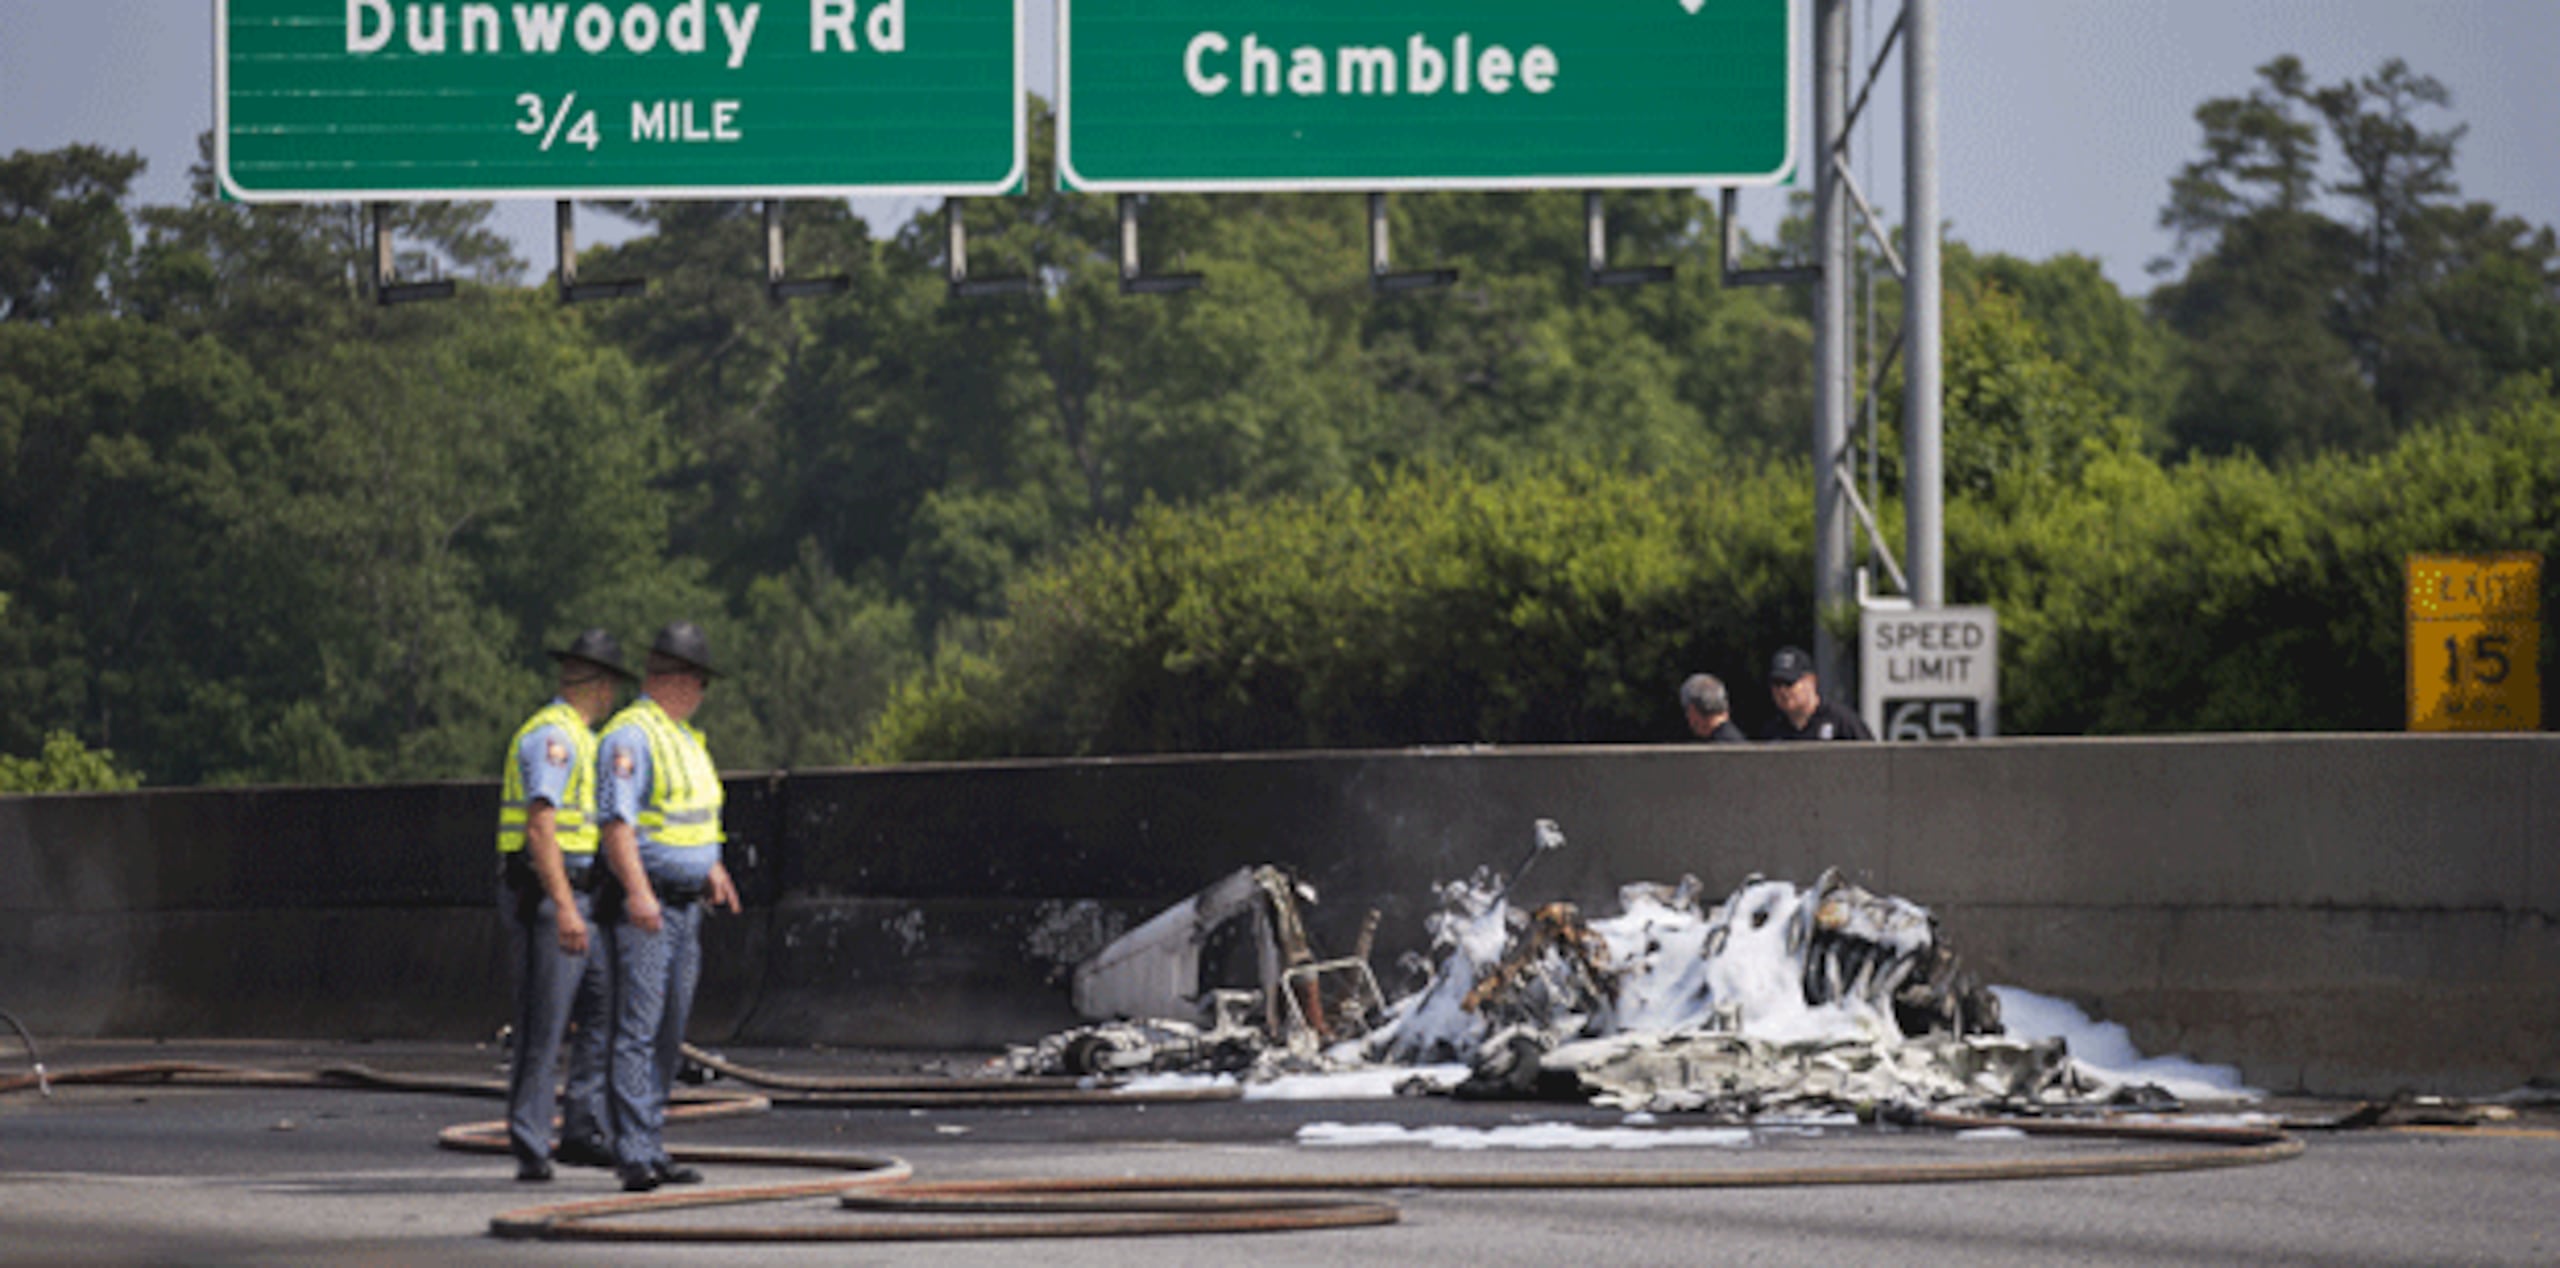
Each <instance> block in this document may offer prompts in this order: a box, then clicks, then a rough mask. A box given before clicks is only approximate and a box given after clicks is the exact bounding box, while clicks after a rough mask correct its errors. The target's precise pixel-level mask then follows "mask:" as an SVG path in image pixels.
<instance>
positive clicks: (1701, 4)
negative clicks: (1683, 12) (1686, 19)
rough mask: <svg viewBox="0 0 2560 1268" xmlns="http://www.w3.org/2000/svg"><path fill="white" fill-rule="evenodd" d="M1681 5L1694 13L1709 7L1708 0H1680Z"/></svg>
mask: <svg viewBox="0 0 2560 1268" xmlns="http://www.w3.org/2000/svg"><path fill="white" fill-rule="evenodd" d="M1680 7H1681V8H1683V9H1687V10H1688V11H1689V12H1691V13H1693V14H1694V13H1696V12H1697V11H1698V10H1700V9H1703V8H1706V7H1707V0H1680Z"/></svg>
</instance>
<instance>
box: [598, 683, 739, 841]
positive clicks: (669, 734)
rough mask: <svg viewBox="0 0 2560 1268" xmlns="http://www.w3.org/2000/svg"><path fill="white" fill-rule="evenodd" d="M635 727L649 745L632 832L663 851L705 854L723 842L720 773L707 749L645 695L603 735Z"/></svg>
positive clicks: (698, 735) (698, 733)
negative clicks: (644, 787) (645, 783)
mask: <svg viewBox="0 0 2560 1268" xmlns="http://www.w3.org/2000/svg"><path fill="white" fill-rule="evenodd" d="M626 726H629V727H638V728H639V729H640V733H641V735H643V736H645V737H646V738H647V739H648V741H649V774H650V778H649V800H648V801H647V802H646V803H645V804H643V805H642V806H641V807H640V819H639V821H638V822H637V823H635V824H633V825H632V826H633V827H634V828H637V829H639V830H640V831H642V832H645V833H647V834H648V836H649V839H650V840H652V841H655V842H657V843H658V844H659V845H660V846H662V847H665V848H667V849H677V850H682V849H709V848H711V847H714V846H717V845H719V844H720V843H721V841H723V840H725V839H726V838H725V837H723V836H722V835H721V832H720V804H721V802H722V801H723V800H725V795H724V794H723V792H722V791H721V788H720V769H719V768H718V767H716V766H713V765H712V764H711V749H710V748H709V747H708V746H707V745H706V744H705V743H704V741H703V738H702V732H701V731H699V730H697V729H695V728H694V727H693V726H691V725H689V724H687V723H683V722H678V721H676V720H675V719H674V718H671V717H668V716H667V711H666V710H664V709H662V708H659V707H658V702H657V701H655V700H651V699H649V698H648V697H646V696H643V697H641V698H640V699H638V700H635V701H633V702H632V703H631V706H630V707H629V708H626V709H624V710H623V711H622V712H620V713H617V714H615V715H613V720H612V721H611V722H608V723H606V724H605V728H604V729H605V734H607V735H610V734H612V733H613V732H615V731H619V730H621V729H622V728H624V727H626Z"/></svg>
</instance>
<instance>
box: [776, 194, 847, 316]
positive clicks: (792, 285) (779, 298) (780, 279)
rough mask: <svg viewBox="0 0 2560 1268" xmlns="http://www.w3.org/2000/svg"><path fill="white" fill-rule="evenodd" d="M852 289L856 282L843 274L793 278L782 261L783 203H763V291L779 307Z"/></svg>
mask: <svg viewBox="0 0 2560 1268" xmlns="http://www.w3.org/2000/svg"><path fill="white" fill-rule="evenodd" d="M852 289H853V279H852V278H850V277H847V276H845V275H844V274H841V273H839V274H837V275H835V276H834V277H805V278H795V277H793V276H791V274H790V269H789V267H788V266H787V265H786V264H785V262H784V260H783V258H782V200H781V199H779V198H768V199H766V200H765V203H764V290H765V295H766V296H767V297H768V298H770V299H772V300H773V302H775V303H777V304H779V303H782V302H784V301H786V300H794V299H816V298H819V297H821V296H826V295H842V294H844V293H845V292H846V291H849V290H852Z"/></svg>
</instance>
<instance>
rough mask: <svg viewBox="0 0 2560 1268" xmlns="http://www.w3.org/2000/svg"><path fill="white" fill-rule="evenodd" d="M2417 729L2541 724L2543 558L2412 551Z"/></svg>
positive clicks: (2525, 553)
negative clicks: (2421, 553)
mask: <svg viewBox="0 0 2560 1268" xmlns="http://www.w3.org/2000/svg"><path fill="white" fill-rule="evenodd" d="M2408 598H2409V729H2410V730H2412V731H2538V730H2541V729H2542V674H2541V668H2540V666H2541V658H2542V556H2541V555H2540V554H2538V553H2535V552H2533V551H2529V550H2520V551H2500V552H2496V553H2491V554H2479V555H2411V556H2409V591H2408Z"/></svg>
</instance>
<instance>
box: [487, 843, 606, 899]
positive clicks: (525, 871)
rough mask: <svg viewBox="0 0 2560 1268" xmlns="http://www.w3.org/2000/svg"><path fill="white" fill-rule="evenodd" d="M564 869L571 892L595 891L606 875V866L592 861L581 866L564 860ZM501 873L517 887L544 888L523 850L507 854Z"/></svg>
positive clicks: (510, 883) (510, 884) (512, 885)
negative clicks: (603, 866)
mask: <svg viewBox="0 0 2560 1268" xmlns="http://www.w3.org/2000/svg"><path fill="white" fill-rule="evenodd" d="M562 869H563V870H564V871H566V872H567V873H568V877H569V890H570V892H571V893H577V894H588V893H593V892H595V889H596V885H597V883H598V882H599V881H600V880H601V879H602V878H603V876H604V868H602V867H600V866H598V865H595V864H592V863H591V864H588V865H587V866H585V867H579V866H577V865H575V864H571V863H565V862H564V863H563V864H562ZM499 875H500V876H502V877H503V878H505V880H506V882H507V884H508V885H509V886H510V887H513V888H515V889H530V890H540V889H541V888H542V882H541V881H540V880H539V879H537V878H536V877H535V876H534V874H533V863H532V862H531V861H530V860H528V859H526V858H525V856H524V855H523V853H522V852H518V853H514V854H509V855H507V856H506V861H505V863H504V864H503V865H502V866H501V867H500V869H499Z"/></svg>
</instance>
